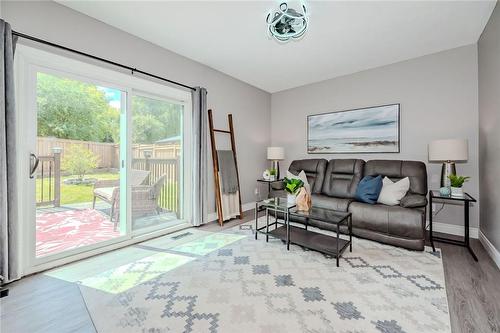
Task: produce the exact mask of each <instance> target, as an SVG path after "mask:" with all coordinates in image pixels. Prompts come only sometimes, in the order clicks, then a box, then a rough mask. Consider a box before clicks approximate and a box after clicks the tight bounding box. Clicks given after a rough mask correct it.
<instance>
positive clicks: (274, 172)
mask: <svg viewBox="0 0 500 333" xmlns="http://www.w3.org/2000/svg"><path fill="white" fill-rule="evenodd" d="M276 174H277V171H276V169H271V170H269V176H270V177H269V178H270V180H276Z"/></svg>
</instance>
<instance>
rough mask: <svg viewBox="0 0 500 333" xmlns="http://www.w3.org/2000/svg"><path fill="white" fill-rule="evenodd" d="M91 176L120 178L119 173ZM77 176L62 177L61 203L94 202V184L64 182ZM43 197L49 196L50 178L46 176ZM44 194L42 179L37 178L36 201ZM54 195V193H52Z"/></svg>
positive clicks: (45, 198) (104, 178)
mask: <svg viewBox="0 0 500 333" xmlns="http://www.w3.org/2000/svg"><path fill="white" fill-rule="evenodd" d="M88 177H89V178H97V179H99V180H107V179H119V174H117V173H95V174H91V175H89V176H88ZM69 178H76V176H63V177H62V179H61V205H65V204H74V203H82V202H92V199H93V198H94V196H93V194H92V192H93V190H94V186H93V185H66V184H64V180H65V179H69ZM51 191H52V193H54V186H53V185H52V188H51ZM43 193H44V195H43V197H44V201H45V200H47V199H48V198H49V180H48V179H47V178H45V179H44V180H43ZM41 194H42V180H41V179H37V180H36V201H37V202H39V201H40V197H41ZM52 195H53V194H52Z"/></svg>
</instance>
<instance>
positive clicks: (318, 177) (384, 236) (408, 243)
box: [271, 159, 427, 250]
mask: <svg viewBox="0 0 500 333" xmlns="http://www.w3.org/2000/svg"><path fill="white" fill-rule="evenodd" d="M301 170H304V172H305V173H306V176H307V179H308V181H309V184H310V185H311V196H312V205H313V206H315V207H321V208H329V209H334V210H339V211H349V212H351V213H352V224H353V230H352V231H353V234H354V235H355V236H358V237H361V238H366V239H371V240H375V241H378V242H381V243H386V244H390V245H395V246H400V247H404V248H408V249H412V250H423V249H424V244H425V207H426V205H427V200H426V194H427V171H426V166H425V164H424V163H423V162H419V161H401V160H372V161H367V162H365V161H363V160H361V159H333V160H330V161H327V160H325V159H305V160H296V161H293V162H292V163H291V165H290V167H289V171H290V172H291V173H293V174H298V173H299V172H300V171H301ZM368 175H382V176H383V177H385V176H387V177H389V178H390V179H391V180H393V181H395V180H399V179H402V178H404V177H408V178H409V179H410V189H409V191H408V193H407V194H406V196H405V197H404V198H403V199H402V200H401V204H400V205H399V206H386V205H382V204H375V205H371V204H367V203H363V202H358V201H356V199H355V193H356V189H357V186H358V183H359V181H360V180H361V179H362V178H363V177H364V176H368ZM271 195H272V196H280V195H283V194H282V193H280V192H279V188H275V190H274V191H273V193H271ZM291 221H292V222H298V223H304V222H305V221H304V220H302V219H300V218H292V219H291ZM309 225H312V226H316V227H319V228H321V229H325V230H332V231H334V230H336V229H335V228H334V226H333V225H331V224H328V223H325V222H321V221H316V220H309ZM341 230H342V231H343V232H345V231H346V228H344V229H341Z"/></svg>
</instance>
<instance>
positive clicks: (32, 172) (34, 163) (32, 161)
mask: <svg viewBox="0 0 500 333" xmlns="http://www.w3.org/2000/svg"><path fill="white" fill-rule="evenodd" d="M39 162H40V160H39V159H38V157H37V156H36V155H35V154H33V153H30V179H33V178H35V176H34V175H35V171H36V169H37V168H38V163H39Z"/></svg>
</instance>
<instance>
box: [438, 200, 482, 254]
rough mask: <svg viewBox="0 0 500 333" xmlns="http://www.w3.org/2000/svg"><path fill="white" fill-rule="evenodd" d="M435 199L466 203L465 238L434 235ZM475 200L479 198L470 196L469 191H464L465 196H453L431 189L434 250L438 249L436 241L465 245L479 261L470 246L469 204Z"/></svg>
mask: <svg viewBox="0 0 500 333" xmlns="http://www.w3.org/2000/svg"><path fill="white" fill-rule="evenodd" d="M433 199H439V200H451V201H462V202H463V203H464V228H465V230H464V240H463V241H460V240H454V239H448V238H442V237H434V236H433V234H432V218H433V216H432V201H433ZM473 202H477V200H476V199H474V198H473V197H472V196H470V195H469V194H468V193H464V195H463V197H452V196H450V195H441V193H439V191H433V190H431V191H429V228H430V233H431V245H432V250H433V251H436V249H435V247H434V241H438V242H442V243H448V244H453V245H459V246H464V247H466V248H467V250H469V252H470V254H471V256H472V258H474V260H475V261H478V260H477V257H476V254H475V253H474V251H472V249H471V248H470V236H469V206H470V204H471V203H473Z"/></svg>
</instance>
